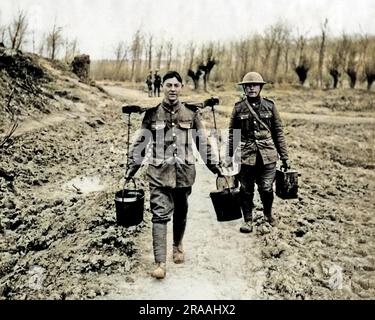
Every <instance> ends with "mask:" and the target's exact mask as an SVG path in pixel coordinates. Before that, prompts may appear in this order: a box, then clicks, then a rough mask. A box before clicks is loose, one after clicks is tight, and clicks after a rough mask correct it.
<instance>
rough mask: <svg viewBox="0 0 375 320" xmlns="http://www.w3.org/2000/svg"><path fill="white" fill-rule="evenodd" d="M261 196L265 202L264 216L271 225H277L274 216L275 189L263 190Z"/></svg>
mask: <svg viewBox="0 0 375 320" xmlns="http://www.w3.org/2000/svg"><path fill="white" fill-rule="evenodd" d="M260 198H261V200H262V203H263V213H264V218H265V220H266V221H267V222H268V223H269V224H270V225H271V226H273V227H274V226H275V225H276V221H275V219H274V218H273V217H272V203H273V191H269V192H264V191H263V192H261V193H260Z"/></svg>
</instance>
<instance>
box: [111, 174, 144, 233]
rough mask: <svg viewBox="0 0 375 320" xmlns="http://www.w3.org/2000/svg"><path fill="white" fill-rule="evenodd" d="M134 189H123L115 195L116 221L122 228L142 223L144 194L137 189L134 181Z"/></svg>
mask: <svg viewBox="0 0 375 320" xmlns="http://www.w3.org/2000/svg"><path fill="white" fill-rule="evenodd" d="M132 180H133V183H134V186H135V188H134V189H125V184H126V181H125V183H124V187H123V189H122V190H120V191H117V192H116V193H115V205H116V220H117V223H118V224H119V225H121V226H124V227H131V226H136V225H138V224H140V223H141V222H142V221H143V212H144V200H145V194H144V191H143V190H141V189H137V186H136V184H135V181H134V179H132Z"/></svg>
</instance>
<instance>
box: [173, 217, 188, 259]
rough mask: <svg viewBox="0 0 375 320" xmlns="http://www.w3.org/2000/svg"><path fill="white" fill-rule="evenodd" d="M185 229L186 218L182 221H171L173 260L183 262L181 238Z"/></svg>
mask: <svg viewBox="0 0 375 320" xmlns="http://www.w3.org/2000/svg"><path fill="white" fill-rule="evenodd" d="M185 229H186V219H184V220H183V221H178V222H177V221H173V261H174V263H183V262H184V260H185V257H184V250H183V246H182V239H183V238H184V234H185Z"/></svg>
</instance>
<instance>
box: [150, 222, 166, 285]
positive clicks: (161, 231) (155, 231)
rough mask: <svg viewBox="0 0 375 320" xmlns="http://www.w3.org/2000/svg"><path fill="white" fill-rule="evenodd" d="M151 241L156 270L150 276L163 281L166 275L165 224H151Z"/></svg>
mask: <svg viewBox="0 0 375 320" xmlns="http://www.w3.org/2000/svg"><path fill="white" fill-rule="evenodd" d="M152 239H153V249H154V257H155V262H156V269H155V270H154V271H153V272H152V273H151V275H152V276H153V277H155V278H157V279H163V278H164V277H165V274H166V260H167V224H166V223H153V225H152Z"/></svg>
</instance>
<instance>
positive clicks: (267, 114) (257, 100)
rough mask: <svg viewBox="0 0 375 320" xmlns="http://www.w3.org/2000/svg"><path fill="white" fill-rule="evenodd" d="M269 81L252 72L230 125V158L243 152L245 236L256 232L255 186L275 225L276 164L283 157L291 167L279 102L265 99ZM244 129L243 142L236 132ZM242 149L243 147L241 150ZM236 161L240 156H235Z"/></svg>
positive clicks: (267, 217) (240, 177)
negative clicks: (278, 110) (274, 186)
mask: <svg viewBox="0 0 375 320" xmlns="http://www.w3.org/2000/svg"><path fill="white" fill-rule="evenodd" d="M265 84H266V82H265V81H264V80H263V78H262V76H261V75H260V74H259V73H257V72H249V73H247V74H246V75H245V76H244V77H243V80H242V82H240V83H239V85H241V86H242V87H243V90H244V93H245V95H244V98H243V99H242V100H241V101H239V102H237V103H236V104H235V106H234V109H233V112H232V116H231V120H230V125H229V141H228V155H229V157H230V158H232V157H233V156H234V154H236V155H237V152H235V150H236V149H237V150H238V151H240V162H241V169H240V172H239V173H238V175H237V178H238V180H239V182H240V183H241V205H242V212H243V217H244V224H243V225H242V226H241V228H240V231H241V232H242V233H250V232H251V231H252V229H253V228H252V218H253V217H252V209H253V198H254V185H255V183H257V186H258V191H259V195H260V198H261V201H262V203H263V213H264V218H265V220H266V221H267V222H268V223H270V224H271V225H272V226H274V225H275V220H274V218H273V216H272V203H273V198H274V195H273V189H272V186H273V182H274V180H275V175H276V163H277V161H278V159H279V157H280V159H281V161H282V167H284V168H285V170H287V169H289V168H290V165H289V161H288V152H287V146H286V143H285V137H284V133H283V126H282V122H281V119H280V115H279V113H278V112H277V110H276V106H275V103H274V102H273V101H272V100H270V99H267V98H264V97H261V95H260V92H261V90H262V88H263V86H264V85H265ZM234 129H240V130H241V139H240V140H239V141H235V140H234V139H233V130H234ZM238 147H240V148H238ZM235 158H236V157H235Z"/></svg>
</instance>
